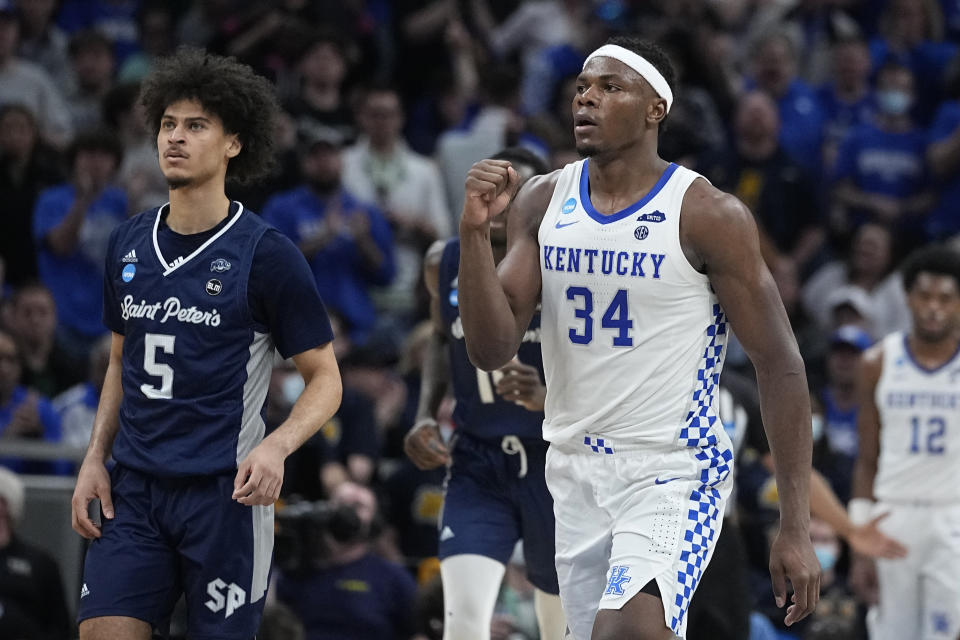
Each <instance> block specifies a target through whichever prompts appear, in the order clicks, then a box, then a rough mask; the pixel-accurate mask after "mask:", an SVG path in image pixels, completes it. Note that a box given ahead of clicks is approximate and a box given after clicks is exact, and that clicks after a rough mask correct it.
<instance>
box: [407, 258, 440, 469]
mask: <svg viewBox="0 0 960 640" xmlns="http://www.w3.org/2000/svg"><path fill="white" fill-rule="evenodd" d="M444 245H445V242H444V241H443V240H438V241H436V242H434V243H433V244H432V245H431V246H430V248H429V249H428V250H427V253H426V255H425V256H424V258H423V282H424V284H425V285H426V287H427V291H428V292H429V293H430V323H431V324H432V325H433V332H432V333H431V334H430V339H429V342H428V343H427V353H426V356H425V357H424V361H423V373H422V375H421V376H420V399H419V402H418V404H417V419H416V422H415V423H414V425H413V427H412V428H411V429H410V431H409V432H408V433H407V435H406V437H405V438H404V439H403V450H404V452H405V453H406V454H407V457H409V458H410V460H411V461H413V463H414V464H415V465H417V468H418V469H423V470H427V469H435V468H437V467H439V466H441V465H445V464H448V463H449V462H450V452H449V450H448V449H447V447H446V445H445V444H444V443H443V438H441V437H440V429H439V427H438V426H437V421H436V419H435V418H434V416H435V415H437V409H438V408H439V406H440V402H441V401H442V400H443V396H444V394H445V393H446V392H447V380H448V379H449V377H450V376H449V369H450V365H449V363H448V362H447V355H446V353H445V352H444V342H445V341H446V337H445V336H444V333H443V318H442V315H441V309H440V292H439V275H440V258H441V257H442V256H443V247H444Z"/></svg>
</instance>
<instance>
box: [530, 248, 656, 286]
mask: <svg viewBox="0 0 960 640" xmlns="http://www.w3.org/2000/svg"><path fill="white" fill-rule="evenodd" d="M666 257H667V256H666V255H665V254H662V253H646V252H643V251H631V252H627V251H610V250H607V249H582V248H580V247H560V246H556V245H550V244H546V245H544V246H543V268H544V269H546V270H549V271H568V272H571V273H581V272H582V273H602V274H603V275H607V276H609V275H613V274H616V275H618V276H630V277H633V278H653V279H654V280H659V279H660V265H662V264H663V261H664V259H665V258H666ZM581 258H582V259H581ZM581 270H582V271H581Z"/></svg>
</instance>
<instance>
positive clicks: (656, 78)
mask: <svg viewBox="0 0 960 640" xmlns="http://www.w3.org/2000/svg"><path fill="white" fill-rule="evenodd" d="M599 56H603V57H605V58H613V59H614V60H619V61H620V62H622V63H623V64H625V65H627V66H628V67H630V68H631V69H633V70H634V71H636V72H637V73H639V74H640V75H641V76H642V77H643V79H644V80H646V81H647V82H649V83H650V86H651V87H653V90H654V91H656V92H657V95H659V96H660V97H661V98H663V99H664V100H666V101H667V113H670V106H671V105H672V104H673V91H671V90H670V85H669V84H667V79H666V78H664V77H663V74H662V73H660V72H659V71H657V68H656V67H655V66H653V65H652V64H650V63H649V62H647V60H646V59H645V58H644V57H643V56H641V55H639V54H637V53H634V52H633V51H630V50H629V49H626V48H624V47H621V46H620V45H616V44H605V45H603V46H602V47H600V48H599V49H597V50H596V51H594V52H593V53H591V54H590V55H589V56H587V59H586V61H585V62H584V63H583V66H584V68H586V66H587V63H588V62H590V61H591V60H593V59H594V58H597V57H599Z"/></svg>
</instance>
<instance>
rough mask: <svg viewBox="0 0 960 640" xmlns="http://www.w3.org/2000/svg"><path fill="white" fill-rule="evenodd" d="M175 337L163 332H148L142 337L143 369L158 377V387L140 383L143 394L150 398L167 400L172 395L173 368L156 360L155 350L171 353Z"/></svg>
mask: <svg viewBox="0 0 960 640" xmlns="http://www.w3.org/2000/svg"><path fill="white" fill-rule="evenodd" d="M176 338H177V337H176V336H168V335H166V334H163V333H148V334H146V335H145V336H144V337H143V370H144V371H146V372H147V374H148V375H151V376H156V377H158V378H160V387H159V388H157V387H155V386H153V385H152V384H146V383H144V384H142V385H140V391H142V392H143V395H145V396H147V397H148V398H150V399H152V400H163V399H166V400H168V399H170V398H172V397H173V368H172V367H171V366H170V365H168V364H165V363H163V362H157V350H158V349H159V350H160V351H163V352H164V353H173V343H174V341H175V340H176Z"/></svg>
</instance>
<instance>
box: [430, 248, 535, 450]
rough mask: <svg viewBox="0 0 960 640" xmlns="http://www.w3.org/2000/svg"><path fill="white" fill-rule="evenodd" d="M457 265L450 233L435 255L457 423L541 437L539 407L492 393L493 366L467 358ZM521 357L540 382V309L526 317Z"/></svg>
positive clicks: (488, 432) (487, 433) (491, 433)
mask: <svg viewBox="0 0 960 640" xmlns="http://www.w3.org/2000/svg"><path fill="white" fill-rule="evenodd" d="M459 268H460V240H459V238H453V239H451V240H450V241H448V242H447V244H446V246H445V247H444V248H443V255H442V256H441V258H440V269H439V278H440V281H439V283H438V284H439V289H438V293H439V295H440V303H441V307H442V313H443V327H444V332H445V333H446V336H447V340H448V342H449V345H450V347H449V352H450V371H451V375H452V378H453V393H454V397H455V398H456V400H457V406H456V409H455V410H454V413H453V418H454V421H455V422H456V424H457V428H458V429H460V430H462V431H464V432H466V433H469V434H471V435H473V436H476V437H479V438H500V437H502V436H506V435H515V436H519V437H521V438H535V439H538V440H539V439H540V438H541V435H540V433H541V431H540V430H541V427H542V425H543V412H542V411H527V410H526V409H524V408H523V407H522V406H520V405H518V404H515V403H513V402H510V401H507V400H504V399H503V398H501V397H500V396H499V395H497V392H496V386H497V384H496V383H497V381H498V380H499V379H500V377H501V376H502V375H503V374H501V373H500V372H498V371H492V372H487V371H482V370H480V369H478V368H476V367H475V366H473V364H472V363H471V362H470V358H469V357H468V356H467V345H466V342H465V341H464V339H463V325H462V324H461V321H460V308H459V306H458V302H457V273H458V270H459ZM517 358H518V359H519V360H520V362H522V363H524V364H528V365H530V366H533V367H536V368H537V371H538V372H539V374H540V381H541V382H543V358H542V357H541V355H540V314H539V313H536V314H534V316H533V319H532V320H531V321H530V327H529V328H528V329H527V332H526V334H525V335H524V337H523V342H522V343H521V345H520V350H519V351H518V353H517Z"/></svg>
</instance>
